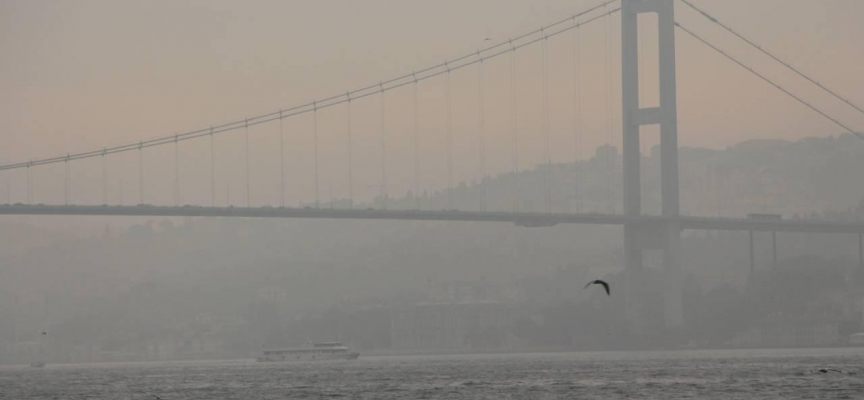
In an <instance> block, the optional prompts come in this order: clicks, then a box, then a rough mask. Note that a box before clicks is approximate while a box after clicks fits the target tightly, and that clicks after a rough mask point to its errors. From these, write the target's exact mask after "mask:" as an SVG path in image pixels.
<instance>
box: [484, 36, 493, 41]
mask: <svg viewBox="0 0 864 400" xmlns="http://www.w3.org/2000/svg"><path fill="white" fill-rule="evenodd" d="M490 40H492V39H490V38H488V37H487V38H486V39H483V41H484V42H488V41H490Z"/></svg>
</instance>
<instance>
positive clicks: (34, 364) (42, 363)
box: [30, 361, 45, 368]
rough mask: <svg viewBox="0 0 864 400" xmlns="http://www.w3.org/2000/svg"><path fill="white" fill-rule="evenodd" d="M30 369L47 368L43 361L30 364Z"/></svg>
mask: <svg viewBox="0 0 864 400" xmlns="http://www.w3.org/2000/svg"><path fill="white" fill-rule="evenodd" d="M30 367H31V368H44V367H45V363H44V362H42V361H33V362H31V363H30Z"/></svg>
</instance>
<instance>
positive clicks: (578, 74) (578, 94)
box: [573, 24, 582, 213]
mask: <svg viewBox="0 0 864 400" xmlns="http://www.w3.org/2000/svg"><path fill="white" fill-rule="evenodd" d="M573 41H574V45H573V70H574V71H573V146H574V147H573V168H574V173H575V174H576V176H574V179H573V182H574V186H573V187H574V191H573V194H574V197H575V198H576V212H577V213H579V212H582V191H581V189H582V188H581V186H582V173H581V172H582V171H581V166H580V165H579V152H580V150H581V146H580V143H579V139H580V137H579V136H580V134H581V133H582V132H581V131H582V71H581V70H582V60H581V58H580V56H581V54H580V50H581V49H580V45H581V39H580V36H579V25H578V24H577V25H576V29H574V30H573Z"/></svg>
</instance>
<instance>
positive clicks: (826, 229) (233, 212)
mask: <svg viewBox="0 0 864 400" xmlns="http://www.w3.org/2000/svg"><path fill="white" fill-rule="evenodd" d="M0 215H104V216H150V217H157V216H162V217H245V218H320V219H363V220H375V219H381V220H408V221H463V222H509V223H513V224H516V225H519V226H528V227H541V226H554V225H558V224H596V225H625V224H637V225H649V226H650V225H652V224H657V225H660V224H665V223H668V222H677V223H678V224H679V225H680V226H681V229H703V230H735V231H775V232H815V233H864V222H830V221H818V220H762V219H747V218H709V217H690V216H680V217H662V216H648V215H643V216H624V215H610V214H595V213H588V214H549V213H524V212H523V213H514V212H479V211H443V210H442V211H423V210H379V209H355V210H346V209H329V208H319V209H316V208H308V207H307V208H291V207H286V208H282V207H267V206H265V207H249V208H246V207H199V206H183V207H167V206H58V205H21V204H15V205H0Z"/></svg>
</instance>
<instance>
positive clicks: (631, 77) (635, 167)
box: [621, 0, 683, 331]
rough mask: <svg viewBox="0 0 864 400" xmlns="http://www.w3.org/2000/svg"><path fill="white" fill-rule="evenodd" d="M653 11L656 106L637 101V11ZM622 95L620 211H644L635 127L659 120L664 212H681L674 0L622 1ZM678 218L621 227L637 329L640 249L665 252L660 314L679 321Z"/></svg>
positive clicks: (630, 315) (669, 322)
mask: <svg viewBox="0 0 864 400" xmlns="http://www.w3.org/2000/svg"><path fill="white" fill-rule="evenodd" d="M642 13H656V14H657V24H658V29H657V31H658V44H659V46H658V47H659V49H658V54H659V83H660V85H659V87H660V92H659V97H660V98H659V106H658V107H644V108H643V107H641V105H640V104H639V52H638V49H639V47H638V40H639V38H638V29H637V27H638V15H639V14H642ZM621 40H622V43H621V82H622V84H621V89H622V94H621V99H622V107H621V109H622V114H623V115H622V118H623V124H622V126H623V136H624V137H623V140H622V147H623V149H622V156H623V162H624V165H623V183H624V196H623V197H624V198H623V201H624V214H625V215H640V214H642V199H641V183H640V182H641V181H640V179H641V178H640V165H639V164H640V162H639V161H640V150H639V142H640V140H639V131H640V127H641V126H642V125H654V124H659V125H660V177H661V178H660V181H661V204H662V206H661V207H662V215H663V216H667V217H672V216H678V215H679V205H678V199H679V191H678V106H677V99H676V85H675V79H676V78H675V18H674V7H673V0H621ZM680 234H681V229H680V226H679V225H678V223H675V222H672V223H662V224H650V225H644V224H637V223H629V224H626V225H625V226H624V260H625V261H624V262H625V266H626V276H627V277H626V282H625V285H626V287H625V303H626V306H625V310H626V311H625V315H626V318H627V320H628V321H629V322H630V323H631V326H634V327H635V328H636V330H637V331H639V330H640V328H639V326H640V325H642V323H640V319H641V318H642V317H640V315H642V313H640V307H641V304H643V303H644V302H643V301H642V293H644V285H645V280H644V279H643V270H642V262H643V253H644V251H645V250H652V249H656V250H662V252H663V264H664V268H663V277H664V279H663V280H664V282H665V283H664V285H665V287H664V288H663V293H664V299H663V310H664V311H663V313H664V325H665V327H666V329H675V328H678V327H680V326H681V325H682V324H683V301H682V280H681V274H680V265H679V259H680V256H679V255H680V238H681V235H680Z"/></svg>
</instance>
